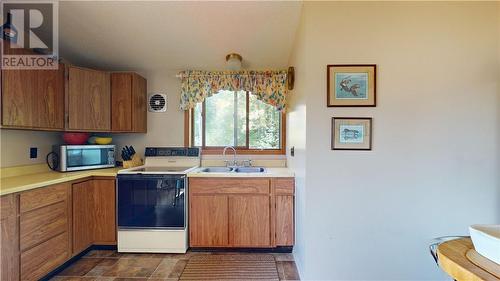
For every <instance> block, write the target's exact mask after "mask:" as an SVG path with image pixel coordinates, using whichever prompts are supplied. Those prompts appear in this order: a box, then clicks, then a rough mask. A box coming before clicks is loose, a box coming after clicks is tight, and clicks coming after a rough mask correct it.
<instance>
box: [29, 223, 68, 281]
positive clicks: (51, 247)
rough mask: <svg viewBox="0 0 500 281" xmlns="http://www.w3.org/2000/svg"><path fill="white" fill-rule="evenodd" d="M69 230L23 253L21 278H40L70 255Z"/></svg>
mask: <svg viewBox="0 0 500 281" xmlns="http://www.w3.org/2000/svg"><path fill="white" fill-rule="evenodd" d="M68 239H69V237H68V232H65V233H62V234H59V235H58V236H56V237H54V238H52V239H50V240H48V241H46V242H44V243H42V244H40V245H38V246H36V247H34V248H32V249H30V250H28V251H26V252H24V253H22V254H21V280H23V281H30V280H38V279H39V278H40V277H42V276H44V275H46V274H47V273H49V272H50V271H52V270H53V269H55V268H56V267H57V266H59V265H61V264H63V263H64V262H65V261H66V260H67V258H68V257H69V252H68V244H69V240H68Z"/></svg>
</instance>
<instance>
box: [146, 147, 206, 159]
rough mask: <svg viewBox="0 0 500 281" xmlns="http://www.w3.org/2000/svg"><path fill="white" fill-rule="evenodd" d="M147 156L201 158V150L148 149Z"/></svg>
mask: <svg viewBox="0 0 500 281" xmlns="http://www.w3.org/2000/svg"><path fill="white" fill-rule="evenodd" d="M145 156H146V157H154V156H172V157H199V156H200V149H199V148H198V147H146V152H145Z"/></svg>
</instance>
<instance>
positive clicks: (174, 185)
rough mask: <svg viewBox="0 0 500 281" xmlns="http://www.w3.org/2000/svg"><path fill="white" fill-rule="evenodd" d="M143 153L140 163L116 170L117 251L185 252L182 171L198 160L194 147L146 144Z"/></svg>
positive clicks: (193, 166)
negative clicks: (147, 145)
mask: <svg viewBox="0 0 500 281" xmlns="http://www.w3.org/2000/svg"><path fill="white" fill-rule="evenodd" d="M145 156H146V157H145V161H144V165H143V166H139V167H134V168H130V169H124V170H121V171H119V172H118V176H117V217H118V252H142V253H146V252H152V253H185V252H186V251H187V249H188V245H189V244H188V221H187V218H188V216H187V212H188V196H187V191H188V181H187V173H189V172H190V171H192V170H195V169H196V168H198V167H199V166H200V150H199V148H191V147H147V148H146V152H145Z"/></svg>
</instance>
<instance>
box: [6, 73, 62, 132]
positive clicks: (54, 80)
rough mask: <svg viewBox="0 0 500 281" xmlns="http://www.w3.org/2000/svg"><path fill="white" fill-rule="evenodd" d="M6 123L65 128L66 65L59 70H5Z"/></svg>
mask: <svg viewBox="0 0 500 281" xmlns="http://www.w3.org/2000/svg"><path fill="white" fill-rule="evenodd" d="M2 125H3V126H6V127H13V128H25V129H43V130H62V129H64V65H62V64H61V65H59V69H55V70H2Z"/></svg>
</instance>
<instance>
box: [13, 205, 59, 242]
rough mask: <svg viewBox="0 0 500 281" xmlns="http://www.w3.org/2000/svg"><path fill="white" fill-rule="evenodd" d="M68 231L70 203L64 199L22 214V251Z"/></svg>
mask: <svg viewBox="0 0 500 281" xmlns="http://www.w3.org/2000/svg"><path fill="white" fill-rule="evenodd" d="M66 231H68V204H67V201H62V202H59V203H56V204H52V205H49V206H46V207H43V208H39V209H36V210H33V211H31V212H27V213H24V214H22V215H21V224H20V234H21V251H24V250H26V249H29V248H31V247H33V246H35V245H38V244H40V243H42V242H44V241H46V240H48V239H50V238H52V237H54V236H57V235H58V234H61V233H63V232H66Z"/></svg>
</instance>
